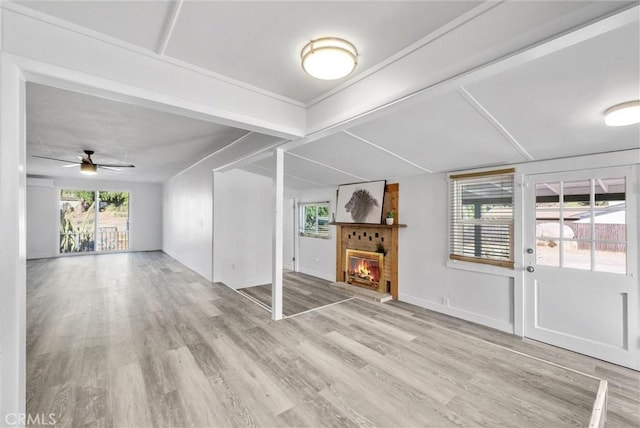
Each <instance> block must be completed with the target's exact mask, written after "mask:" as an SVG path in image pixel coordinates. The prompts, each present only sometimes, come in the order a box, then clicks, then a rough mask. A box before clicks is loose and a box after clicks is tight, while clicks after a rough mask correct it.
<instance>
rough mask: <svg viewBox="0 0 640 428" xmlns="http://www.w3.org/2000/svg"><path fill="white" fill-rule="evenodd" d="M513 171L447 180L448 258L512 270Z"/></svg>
mask: <svg viewBox="0 0 640 428" xmlns="http://www.w3.org/2000/svg"><path fill="white" fill-rule="evenodd" d="M514 173H515V170H514V169H505V170H499V171H486V172H479V173H471V174H458V175H451V176H450V177H449V185H450V188H449V197H450V212H449V223H450V224H449V258H450V259H452V260H461V261H466V262H474V263H484V264H490V265H495V266H502V267H507V268H511V269H513V177H514Z"/></svg>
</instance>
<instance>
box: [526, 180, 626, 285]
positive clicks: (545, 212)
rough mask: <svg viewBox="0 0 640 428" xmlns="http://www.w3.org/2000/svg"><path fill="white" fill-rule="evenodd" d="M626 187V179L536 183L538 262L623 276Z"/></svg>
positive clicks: (543, 264)
mask: <svg viewBox="0 0 640 428" xmlns="http://www.w3.org/2000/svg"><path fill="white" fill-rule="evenodd" d="M626 188H627V184H626V179H625V177H613V178H606V177H603V178H586V179H582V180H558V181H549V182H544V183H536V263H537V264H538V265H542V266H551V267H558V268H571V269H582V270H592V271H600V272H611V273H621V274H626V273H627V244H628V242H627V221H626V209H627V196H626ZM560 225H562V227H561V226H560Z"/></svg>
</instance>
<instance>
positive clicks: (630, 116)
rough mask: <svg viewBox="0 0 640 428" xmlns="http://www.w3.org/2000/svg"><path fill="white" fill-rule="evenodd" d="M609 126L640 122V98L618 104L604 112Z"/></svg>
mask: <svg viewBox="0 0 640 428" xmlns="http://www.w3.org/2000/svg"><path fill="white" fill-rule="evenodd" d="M604 123H606V124H607V125H608V126H626V125H633V124H634V123H640V100H635V101H629V102H626V103H622V104H618V105H615V106H613V107H610V108H609V109H607V111H605V112H604Z"/></svg>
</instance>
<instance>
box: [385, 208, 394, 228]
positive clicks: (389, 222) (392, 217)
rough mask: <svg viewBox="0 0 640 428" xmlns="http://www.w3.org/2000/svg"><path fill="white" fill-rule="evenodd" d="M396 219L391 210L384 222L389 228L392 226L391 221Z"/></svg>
mask: <svg viewBox="0 0 640 428" xmlns="http://www.w3.org/2000/svg"><path fill="white" fill-rule="evenodd" d="M395 218H396V212H395V211H394V210H391V211H389V212H388V213H387V218H385V221H386V222H387V225H388V226H391V225H392V224H393V220H394V219H395Z"/></svg>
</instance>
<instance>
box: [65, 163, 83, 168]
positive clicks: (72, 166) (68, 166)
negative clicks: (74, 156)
mask: <svg viewBox="0 0 640 428" xmlns="http://www.w3.org/2000/svg"><path fill="white" fill-rule="evenodd" d="M78 165H79V164H77V163H73V164H71V165H60V168H74V167H76V166H78Z"/></svg>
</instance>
